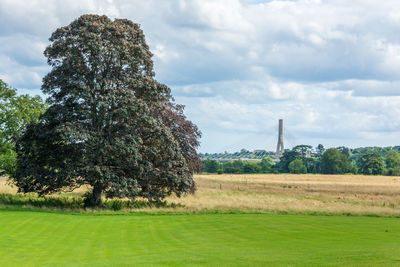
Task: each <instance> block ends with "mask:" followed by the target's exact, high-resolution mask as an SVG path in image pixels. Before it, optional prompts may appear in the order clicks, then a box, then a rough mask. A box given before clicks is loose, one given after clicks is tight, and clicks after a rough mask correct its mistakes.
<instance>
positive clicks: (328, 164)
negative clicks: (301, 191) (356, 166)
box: [321, 148, 350, 174]
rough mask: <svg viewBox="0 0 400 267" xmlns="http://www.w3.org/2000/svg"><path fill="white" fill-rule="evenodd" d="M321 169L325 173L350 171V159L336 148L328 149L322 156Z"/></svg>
mask: <svg viewBox="0 0 400 267" xmlns="http://www.w3.org/2000/svg"><path fill="white" fill-rule="evenodd" d="M321 171H322V173H325V174H342V173H346V172H348V171H350V160H349V159H348V158H347V157H346V156H345V155H344V154H342V153H340V152H339V150H338V149H336V148H330V149H327V150H326V151H325V152H324V154H322V158H321Z"/></svg>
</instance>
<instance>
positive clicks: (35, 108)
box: [0, 80, 47, 176]
mask: <svg viewBox="0 0 400 267" xmlns="http://www.w3.org/2000/svg"><path fill="white" fill-rule="evenodd" d="M46 107H47V106H46V104H45V103H43V100H42V99H41V97H39V96H35V97H32V96H29V95H26V94H25V95H18V94H17V91H16V89H13V88H11V87H10V86H8V85H7V84H6V83H5V82H3V81H2V80H0V175H2V174H7V175H11V176H12V175H13V173H14V171H15V165H16V153H15V151H14V147H15V141H16V139H17V137H18V136H19V135H20V133H21V131H22V130H23V129H25V127H26V126H27V125H28V124H29V123H31V122H35V121H37V120H38V119H39V115H40V114H41V113H43V112H44V111H45V110H46Z"/></svg>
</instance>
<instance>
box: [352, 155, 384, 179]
mask: <svg viewBox="0 0 400 267" xmlns="http://www.w3.org/2000/svg"><path fill="white" fill-rule="evenodd" d="M358 165H359V167H360V168H359V172H360V173H362V174H367V175H370V174H373V175H379V174H383V172H384V171H385V165H384V163H383V159H382V156H381V155H380V154H379V153H378V152H377V151H373V152H365V153H364V154H362V155H361V157H360V158H359V161H358Z"/></svg>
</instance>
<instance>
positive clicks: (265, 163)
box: [258, 156, 275, 173]
mask: <svg viewBox="0 0 400 267" xmlns="http://www.w3.org/2000/svg"><path fill="white" fill-rule="evenodd" d="M258 165H259V166H260V169H261V172H263V173H271V172H272V171H273V170H272V168H273V166H274V165H275V163H274V161H273V160H272V158H271V157H270V156H264V157H263V159H262V160H261V162H259V163H258Z"/></svg>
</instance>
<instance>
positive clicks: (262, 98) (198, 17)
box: [0, 0, 400, 151]
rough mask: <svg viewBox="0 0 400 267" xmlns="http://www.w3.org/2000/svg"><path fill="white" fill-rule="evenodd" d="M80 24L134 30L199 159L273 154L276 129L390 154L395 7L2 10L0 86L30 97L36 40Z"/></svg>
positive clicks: (394, 117) (103, 4) (59, 6)
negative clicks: (89, 17) (98, 19)
mask: <svg viewBox="0 0 400 267" xmlns="http://www.w3.org/2000/svg"><path fill="white" fill-rule="evenodd" d="M83 13H98V14H106V15H108V16H110V17H111V18H115V17H124V18H128V19H131V20H133V21H135V22H137V23H140V24H141V27H142V29H143V30H144V32H145V34H146V37H147V41H148V43H149V44H150V48H151V50H152V52H153V53H154V61H155V71H156V73H157V76H156V77H157V79H159V80H160V81H162V82H164V83H166V84H167V85H169V86H171V87H172V88H173V93H174V94H175V96H176V99H177V101H178V102H181V103H184V104H186V105H187V114H188V117H189V118H190V119H192V120H193V121H194V122H196V123H197V124H199V126H200V129H202V131H203V136H204V138H203V141H202V148H201V150H202V151H223V150H234V149H239V148H242V147H247V148H249V149H250V148H263V147H268V148H270V149H273V148H274V146H275V142H276V136H275V135H276V123H277V119H278V118H283V119H285V124H286V127H287V129H288V131H289V132H288V133H289V136H288V143H292V145H295V144H298V143H310V144H317V143H323V144H325V145H328V146H329V145H347V146H358V145H395V144H398V143H397V142H398V141H397V136H398V135H399V134H400V122H399V120H398V116H399V114H400V108H399V107H400V91H399V89H398V88H399V85H400V79H399V77H400V38H399V37H398V32H399V30H400V15H399V14H400V3H399V2H398V1H397V0H386V1H378V0H368V1H365V0H355V1H351V2H349V1H344V0H330V1H316V0H299V1H283V0H282V1H277V0H274V1H258V0H257V1H253V0H242V1H239V0H193V1H184V0H179V1H177V0H170V1H167V0H165V1H164V0H163V1H159V0H147V1H139V0H134V1H131V0H119V1H118V0H115V1H111V0H108V1H107V0H98V1H94V0H86V1H74V0H68V1H50V2H49V1H44V0H32V1H11V0H3V1H1V2H0V78H1V79H4V80H5V81H6V82H8V83H10V84H11V85H12V86H14V87H16V88H19V89H22V91H23V92H28V91H29V90H32V92H35V93H36V92H37V89H38V88H40V84H41V78H42V77H43V75H45V73H46V72H47V71H48V67H47V66H46V63H45V62H46V61H45V58H44V57H43V55H42V52H43V49H44V47H45V46H46V45H47V44H48V37H49V36H50V34H51V32H53V31H54V30H55V29H56V28H57V27H60V26H64V25H66V24H68V23H69V22H71V21H72V20H73V19H75V18H77V17H78V16H79V15H81V14H83Z"/></svg>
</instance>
